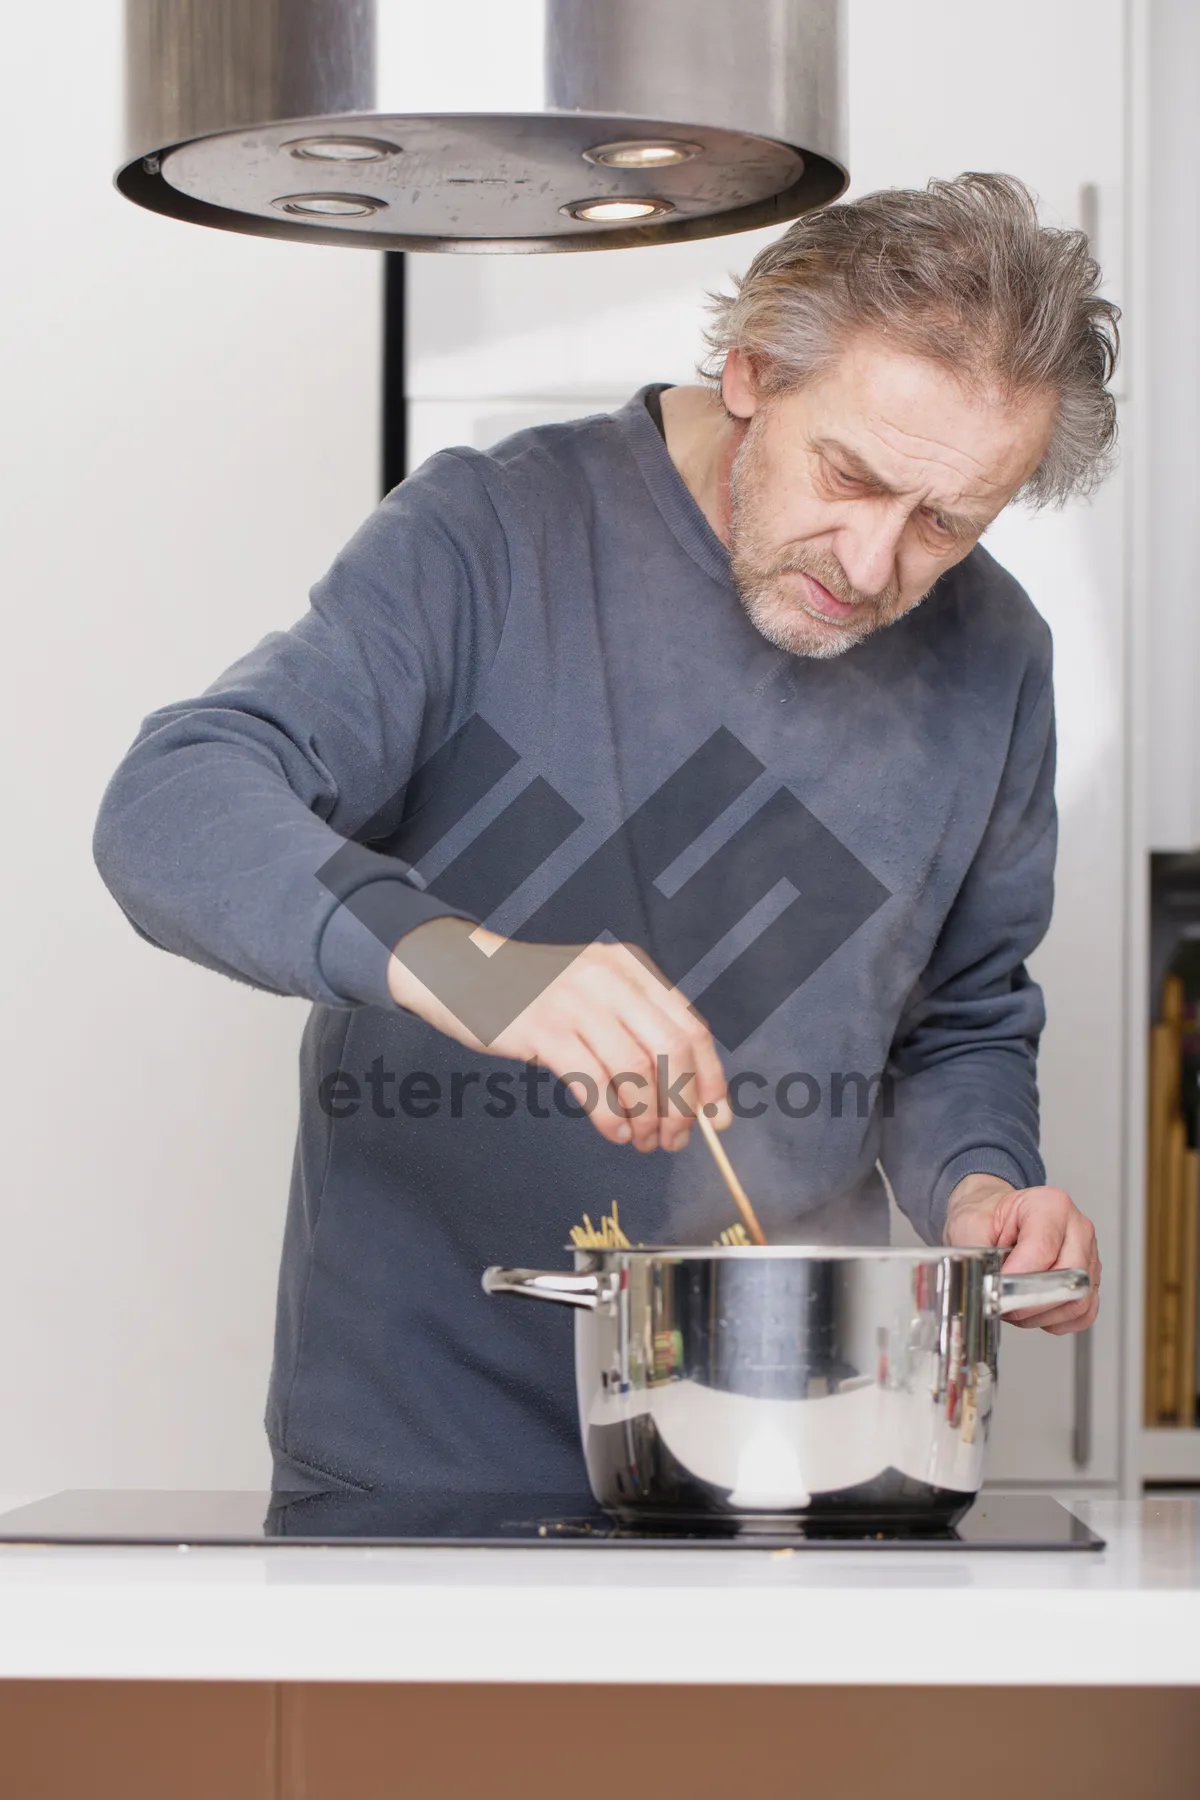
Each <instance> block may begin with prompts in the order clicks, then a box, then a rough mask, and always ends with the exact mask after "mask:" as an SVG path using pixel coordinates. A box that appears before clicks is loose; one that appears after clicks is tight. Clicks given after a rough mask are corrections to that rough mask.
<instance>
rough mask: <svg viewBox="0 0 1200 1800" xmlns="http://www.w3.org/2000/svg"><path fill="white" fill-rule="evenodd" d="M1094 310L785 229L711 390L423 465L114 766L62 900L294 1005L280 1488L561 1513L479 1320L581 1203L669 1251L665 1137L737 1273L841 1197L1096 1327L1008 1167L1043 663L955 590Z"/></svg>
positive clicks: (671, 1233) (529, 1367) (833, 228)
mask: <svg viewBox="0 0 1200 1800" xmlns="http://www.w3.org/2000/svg"><path fill="white" fill-rule="evenodd" d="M1097 281H1098V271H1097V270H1096V268H1095V265H1094V263H1093V262H1092V261H1091V259H1090V257H1089V255H1088V252H1087V246H1086V243H1085V242H1084V240H1083V239H1082V237H1081V236H1079V235H1078V234H1074V233H1056V232H1051V231H1047V230H1045V229H1043V228H1041V227H1040V226H1039V225H1038V222H1037V218H1036V214H1035V212H1034V209H1033V206H1032V203H1031V201H1030V199H1029V196H1028V195H1027V194H1026V193H1025V191H1024V189H1022V188H1021V187H1020V185H1019V184H1018V183H1016V182H1012V181H1009V180H1005V179H1003V178H1000V177H994V176H992V177H984V176H973V177H966V178H963V179H962V180H961V181H958V182H945V183H932V184H931V185H930V187H929V189H928V190H927V191H925V192H923V193H883V194H878V195H874V196H870V197H868V198H867V199H865V200H863V201H860V202H858V203H856V204H853V205H845V206H837V207H832V208H829V209H828V210H827V211H825V212H824V213H820V214H816V215H813V216H811V217H808V218H806V219H804V220H801V221H800V222H799V223H798V224H796V225H794V226H793V227H792V228H791V229H790V230H789V231H788V232H786V233H785V234H784V235H783V236H782V237H781V238H780V239H779V240H778V242H776V243H775V244H773V245H772V246H771V247H770V248H769V249H768V250H766V251H765V252H763V254H762V255H761V256H760V257H759V258H758V259H757V260H756V261H755V263H754V264H753V265H752V266H751V268H750V270H749V272H748V274H747V275H746V277H745V278H744V279H743V281H742V282H741V283H740V284H739V285H738V290H737V293H736V294H735V295H734V296H733V297H731V298H729V299H726V300H723V301H720V302H718V304H717V309H716V317H715V322H714V328H713V333H712V345H713V364H712V370H711V376H712V379H711V382H710V385H709V386H707V387H703V386H702V387H695V388H668V389H665V390H664V389H661V388H650V389H646V390H643V391H642V392H641V393H639V394H637V395H635V397H634V398H633V399H632V400H631V401H630V402H629V404H628V405H627V406H626V407H624V408H623V409H622V410H621V411H620V412H618V413H616V414H613V415H606V416H603V417H597V418H592V419H587V420H583V421H580V422H577V423H574V424H569V425H562V426H553V427H542V428H538V429H535V430H531V431H526V432H522V433H519V434H518V435H517V436H516V437H514V438H510V439H508V440H507V441H506V442H505V443H503V444H501V445H499V446H497V447H496V448H495V449H494V450H493V451H491V452H489V453H487V454H486V455H485V454H479V453H477V452H472V451H466V450H455V451H448V452H445V453H443V454H442V455H440V456H437V457H434V458H433V459H432V460H431V461H430V462H429V463H427V464H426V465H425V466H424V468H422V469H421V470H420V471H418V473H417V474H416V475H414V476H413V477H411V478H410V479H409V480H408V481H406V482H404V483H403V484H402V485H401V486H400V487H399V488H397V489H396V490H395V492H394V493H393V494H391V495H390V496H389V497H388V499H387V500H386V501H385V502H384V503H383V505H382V506H381V507H380V508H379V510H378V511H377V512H376V513H375V515H374V516H373V517H372V518H371V519H370V520H369V521H368V522H367V524H366V525H365V526H364V527H363V528H362V530H361V531H360V533H359V534H358V536H357V537H356V538H355V539H354V540H353V542H352V543H351V544H350V545H349V547H348V548H347V550H346V551H345V552H344V553H343V555H342V556H341V557H340V558H339V559H338V561H337V562H336V563H335V564H334V567H333V569H332V570H331V571H330V573H329V574H328V575H327V576H326V577H325V578H324V579H323V580H322V581H321V582H319V583H318V585H317V587H316V588H315V589H314V592H313V596H312V607H311V610H310V612H309V613H308V614H307V615H306V617H304V618H303V619H302V620H300V622H299V623H298V624H297V625H296V626H295V627H294V628H293V629H292V630H291V631H290V632H288V633H285V634H277V635H275V636H272V637H270V638H268V639H266V640H265V641H264V642H263V643H262V644H260V645H259V646H258V647H257V648H256V649H255V650H253V651H252V652H251V653H250V654H249V655H248V656H247V657H245V658H244V659H243V660H242V661H241V662H240V663H238V664H236V665H235V666H234V667H233V668H232V669H230V670H229V671H227V673H226V674H225V675H223V676H222V677H221V678H220V679H219V680H218V681H217V682H216V684H215V685H214V686H213V687H212V688H210V689H209V690H208V691H207V692H206V693H205V694H204V695H202V696H200V697H199V698H197V699H194V700H189V701H185V702H182V703H180V704H177V705H174V706H170V707H167V708H165V709H163V710H162V711H160V712H158V713H156V714H154V715H152V717H151V718H149V719H148V720H147V721H146V722H145V724H144V726H143V728H142V731H141V733H140V735H139V737H138V740H137V742H136V744H135V745H134V747H133V749H132V750H131V751H130V753H129V755H128V756H127V758H126V759H125V761H124V763H123V764H122V766H121V768H120V769H119V770H118V772H117V774H116V776H115V777H114V780H113V783H112V785H111V787H110V789H109V792H108V795H107V796H106V799H105V802H104V807H103V810H102V813H101V817H100V821H99V825H98V829H97V838H96V848H97V857H98V860H99V863H100V867H101V869H102V871H103V873H104V876H105V879H106V880H107V881H108V883H109V885H110V887H111V888H112V891H113V892H114V894H115V895H116V896H117V898H118V900H119V901H120V903H121V905H122V906H123V907H124V908H125V910H126V912H127V913H128V915H129V917H130V919H131V920H132V921H133V923H134V924H135V926H136V927H137V928H138V929H139V930H140V931H141V932H142V933H143V934H144V935H145V936H147V937H148V938H150V939H151V940H152V941H153V942H155V943H158V944H160V945H162V946H163V947H165V948H167V949H170V950H174V951H177V952H179V953H181V954H183V955H186V956H190V957H192V958H194V959H195V960H197V961H199V962H202V963H205V964H207V965H208V966H210V967H212V968H215V969H219V970H222V971H223V972H225V973H226V974H229V975H233V976H235V977H237V978H239V979H242V980H246V981H250V982H252V983H254V984H256V985H258V986H260V987H263V988H265V989H268V990H270V991H275V992H280V993H289V994H303V995H306V996H308V997H309V998H310V999H312V1000H313V1002H314V1008H313V1012H312V1014H311V1016H310V1020H309V1025H308V1029H307V1031H306V1034H305V1039H304V1048H303V1054H302V1113H301V1126H300V1137H299V1143H298V1148H297V1156H296V1164H295V1172H294V1178H293V1188H292V1196H291V1209H290V1213H289V1219H288V1227H287V1235H286V1242H285V1247H284V1258H283V1269H282V1275H281V1286H280V1299H279V1314H278V1326H277V1338H276V1357H275V1367H274V1372H273V1377H272V1385H271V1395H270V1401H269V1406H268V1417H267V1424H268V1431H269V1434H270V1437H271V1442H272V1445H273V1448H274V1452H275V1456H276V1460H277V1469H278V1479H279V1481H280V1484H281V1485H284V1486H289V1487H295V1486H296V1485H298V1484H303V1483H304V1482H306V1481H307V1482H311V1483H316V1484H317V1485H326V1486H337V1485H340V1484H347V1483H348V1484H351V1485H354V1484H358V1485H361V1486H366V1487H372V1486H388V1485H391V1486H403V1487H406V1488H414V1489H430V1490H433V1489H442V1488H446V1487H454V1486H458V1487H467V1486H476V1487H480V1488H492V1489H504V1488H509V1489H514V1490H515V1489H521V1488H530V1487H539V1488H542V1489H543V1490H545V1491H547V1492H550V1491H554V1492H558V1493H568V1492H573V1491H576V1490H579V1489H581V1488H582V1486H583V1471H582V1462H581V1458H580V1454H579V1450H578V1444H577V1437H576V1426H575V1418H574V1398H573V1393H572V1389H571V1378H570V1364H569V1356H568V1355H567V1354H566V1345H565V1341H564V1331H565V1326H564V1323H563V1321H562V1319H561V1318H559V1317H558V1316H557V1312H556V1309H550V1308H545V1309H543V1308H512V1309H495V1310H489V1309H488V1308H487V1303H486V1301H485V1300H484V1299H483V1297H482V1295H481V1294H480V1291H479V1282H478V1277H479V1272H480V1270H481V1269H482V1267H483V1266H484V1265H485V1264H486V1263H488V1262H490V1261H499V1260H502V1261H505V1262H509V1263H514V1262H516V1263H521V1262H524V1263H529V1264H535V1265H536V1264H539V1263H544V1262H545V1261H546V1260H547V1259H550V1260H551V1261H552V1262H553V1261H555V1260H557V1259H558V1257H559V1255H560V1246H561V1244H562V1243H563V1241H564V1239H565V1236H566V1233H567V1231H568V1228H569V1227H570V1226H571V1225H572V1224H573V1223H574V1222H575V1221H576V1220H577V1219H578V1218H579V1216H580V1215H581V1214H582V1213H583V1212H584V1211H585V1210H589V1211H591V1212H592V1213H593V1214H594V1215H595V1214H599V1213H602V1212H604V1211H605V1210H606V1209H607V1207H608V1205H609V1203H610V1202H611V1200H612V1198H613V1197H614V1196H619V1198H620V1201H621V1213H622V1220H623V1223H624V1224H625V1226H626V1228H627V1230H628V1231H629V1234H630V1236H631V1237H632V1238H633V1239H634V1240H635V1241H636V1240H639V1239H640V1240H643V1241H647V1242H649V1241H663V1240H670V1239H672V1238H675V1239H686V1238H705V1237H709V1236H713V1235H715V1234H716V1231H717V1230H719V1229H720V1227H721V1226H722V1225H723V1224H726V1223H728V1207H727V1205H726V1204H723V1202H722V1198H721V1192H720V1189H719V1186H718V1185H717V1183H716V1178H715V1176H714V1173H713V1171H712V1168H711V1166H710V1164H709V1163H708V1161H707V1159H706V1158H705V1157H704V1155H703V1151H702V1147H701V1146H699V1145H698V1143H697V1142H696V1141H694V1134H693V1132H692V1129H691V1127H692V1122H693V1117H694V1108H695V1107H696V1106H697V1105H704V1106H707V1107H708V1108H709V1109H710V1112H711V1113H712V1115H713V1116H714V1117H715V1118H716V1121H717V1123H718V1124H719V1125H720V1126H721V1127H722V1128H726V1127H727V1128H728V1129H729V1139H728V1141H729V1144H730V1149H731V1153H732V1154H733V1156H734V1160H735V1162H736V1163H737V1165H738V1167H739V1171H740V1172H742V1174H743V1177H744V1179H745V1180H746V1183H747V1186H749V1187H751V1188H752V1191H753V1193H754V1195H755V1197H756V1200H757V1201H758V1202H759V1204H760V1210H761V1213H762V1215H763V1219H764V1223H765V1224H766V1226H767V1230H768V1233H769V1235H770V1236H772V1237H775V1238H777V1239H780V1240H787V1239H792V1240H803V1239H809V1238H813V1239H824V1240H826V1241H842V1242H851V1241H870V1240H872V1239H879V1238H881V1237H883V1236H884V1235H886V1230H887V1224H886V1202H885V1194H884V1188H883V1184H882V1181H881V1177H880V1173H879V1165H881V1166H882V1168H883V1169H884V1170H886V1173H887V1175H888V1177H889V1178H890V1181H891V1184H892V1186H893V1188H894V1190H895V1192H896V1195H897V1197H898V1199H899V1202H900V1204H901V1206H902V1207H903V1208H904V1209H905V1210H906V1211H907V1212H908V1214H909V1216H910V1217H911V1218H912V1219H913V1221H914V1222H915V1223H916V1225H917V1226H918V1229H919V1230H920V1231H921V1232H922V1233H923V1234H924V1235H925V1236H926V1237H927V1238H928V1239H930V1240H931V1241H938V1240H940V1239H943V1238H944V1239H945V1240H947V1241H949V1242H952V1243H958V1244H985V1243H986V1244H1002V1245H1013V1246H1014V1248H1013V1250H1012V1255H1011V1259H1010V1266H1011V1267H1013V1268H1018V1269H1019V1268H1026V1269H1028V1268H1037V1267H1050V1266H1055V1265H1057V1266H1069V1265H1074V1264H1083V1265H1085V1266H1088V1267H1090V1269H1091V1271H1092V1274H1093V1277H1094V1278H1098V1275H1099V1263H1098V1260H1097V1257H1096V1249H1095V1242H1094V1235H1093V1232H1092V1228H1091V1226H1090V1225H1089V1223H1088V1221H1087V1220H1086V1218H1084V1216H1083V1215H1082V1214H1081V1213H1080V1212H1079V1211H1078V1210H1077V1209H1076V1207H1075V1206H1074V1205H1073V1203H1072V1202H1071V1200H1070V1199H1069V1198H1068V1196H1067V1195H1066V1194H1064V1193H1063V1192H1062V1191H1061V1190H1059V1189H1057V1188H1053V1187H1047V1186H1045V1185H1044V1171H1043V1168H1042V1165H1041V1162H1040V1160H1039V1156H1038V1149H1037V1090H1036V1081H1035V1066H1036V1046H1037V1038H1038V1033H1039V1030H1040V1028H1041V1024H1042V1005H1041V997H1040V994H1039V992H1038V989H1037V988H1036V987H1035V986H1034V985H1033V984H1032V983H1031V982H1030V980H1029V978H1028V976H1027V975H1026V973H1025V966H1024V965H1025V959H1026V958H1027V956H1028V955H1029V953H1030V952H1031V951H1032V950H1033V948H1034V947H1035V945H1036V944H1037V943H1038V941H1039V939H1040V938H1041V936H1042V935H1043V933H1044V931H1045V929H1046V925H1047V923H1048V920H1049V917H1050V908H1051V893H1052V871H1053V857H1054V803H1053V701H1052V692H1051V679H1050V641H1049V633H1048V631H1047V629H1046V627H1045V625H1044V624H1043V622H1042V621H1041V619H1040V618H1039V617H1038V615H1037V613H1036V612H1035V611H1034V609H1033V607H1032V605H1031V604H1030V602H1029V600H1028V599H1027V598H1026V596H1025V595H1024V594H1023V593H1022V591H1021V590H1020V588H1019V587H1018V586H1017V584H1016V583H1015V582H1014V581H1013V580H1012V579H1011V578H1010V577H1009V576H1007V575H1006V574H1005V573H1004V571H1003V570H1002V569H1000V568H999V567H998V566H997V565H996V564H995V563H994V562H993V561H992V560H991V559H990V558H989V557H988V556H987V555H986V553H985V552H984V551H983V550H982V549H980V548H978V547H977V543H978V539H979V537H980V536H981V534H982V533H983V532H984V530H985V529H986V528H987V526H988V524H989V523H990V522H991V521H992V519H994V518H995V517H996V515H997V513H999V512H1000V510H1001V509H1002V508H1003V507H1004V506H1005V505H1007V504H1008V502H1009V501H1010V500H1012V499H1013V498H1014V496H1016V495H1018V494H1024V495H1026V496H1028V497H1029V498H1030V499H1032V500H1033V501H1034V502H1036V503H1042V502H1046V501H1054V500H1058V499H1061V498H1064V497H1065V496H1067V495H1069V494H1071V493H1073V492H1076V491H1079V490H1080V489H1082V488H1086V487H1087V486H1088V485H1089V484H1090V483H1091V482H1093V481H1095V480H1096V479H1098V477H1099V474H1100V473H1101V472H1102V470H1103V467H1104V463H1105V459H1106V457H1107V455H1108V454H1109V451H1110V449H1111V445H1112V441H1113V437H1114V413H1113V403H1112V400H1111V398H1110V396H1109V394H1108V392H1107V388H1106V384H1107V381H1108V379H1109V377H1110V375H1111V371H1112V367H1113V362H1114V358H1115V352H1116V334H1115V313H1114V309H1113V308H1111V307H1110V306H1109V305H1108V304H1107V303H1106V302H1104V301H1102V300H1101V299H1099V298H1098V297H1097V293H1096V286H1097ZM922 601H923V602H924V604H923V605H922V604H920V603H921V602H922ZM885 627H886V629H885ZM479 921H485V922H486V924H487V925H488V927H490V928H489V929H483V928H482V927H479V928H477V926H478V922H479ZM714 921H715V923H714ZM614 937H615V938H616V939H619V940H621V941H619V942H616V941H613V939H614ZM581 946H582V947H581ZM394 951H396V952H397V953H395V954H393V952H394ZM660 971H665V976H666V978H664V975H663V974H662V973H660ZM680 982H684V983H685V984H686V987H687V992H688V994H689V995H690V996H691V998H692V999H693V1000H696V1001H697V1008H696V1010H693V1009H692V1008H691V1007H690V1006H689V1004H688V1001H687V999H685V997H684V994H683V992H681V990H680V987H679V985H677V984H679V983H680ZM722 1053H723V1054H722ZM630 1146H633V1147H636V1148H637V1149H638V1150H642V1151H651V1150H654V1149H656V1148H662V1149H667V1150H676V1151H679V1152H680V1154H678V1155H676V1156H671V1157H658V1156H643V1157H638V1156H632V1155H631V1153H630ZM1095 1304H1096V1302H1095V1298H1094V1296H1093V1298H1092V1299H1090V1300H1089V1301H1087V1302H1077V1303H1075V1304H1073V1305H1070V1306H1061V1307H1057V1308H1054V1309H1053V1310H1051V1311H1049V1312H1043V1313H1042V1314H1041V1315H1034V1316H1032V1317H1031V1319H1030V1322H1035V1323H1038V1324H1040V1325H1043V1326H1044V1327H1045V1328H1046V1329H1048V1330H1050V1331H1055V1332H1062V1331H1073V1330H1078V1329H1080V1328H1081V1327H1083V1326H1085V1325H1087V1324H1088V1323H1090V1321H1091V1319H1092V1317H1093V1316H1094V1312H1095ZM547 1313H549V1314H551V1315H552V1316H550V1317H546V1316H545V1315H546V1314H547Z"/></svg>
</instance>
